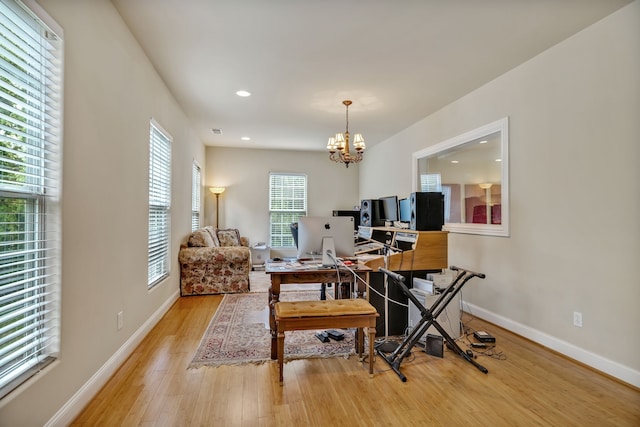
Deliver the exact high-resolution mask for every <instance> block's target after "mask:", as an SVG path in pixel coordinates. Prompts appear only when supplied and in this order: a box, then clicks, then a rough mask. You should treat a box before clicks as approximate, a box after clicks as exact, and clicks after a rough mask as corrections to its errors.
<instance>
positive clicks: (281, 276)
mask: <svg viewBox="0 0 640 427" xmlns="http://www.w3.org/2000/svg"><path fill="white" fill-rule="evenodd" d="M349 268H351V269H352V270H353V271H354V272H355V273H356V275H357V276H358V277H360V279H362V280H364V282H365V283H369V272H370V271H371V269H370V268H369V267H367V266H365V265H363V264H354V265H352V266H350V267H349ZM265 272H266V273H267V274H269V275H270V276H271V287H270V288H269V328H270V329H271V359H272V360H276V359H277V358H278V332H277V330H276V319H275V305H276V303H277V302H278V301H280V285H286V284H312V283H314V284H317V283H338V282H342V283H353V282H354V276H353V273H352V272H350V271H349V270H347V269H346V268H340V278H338V272H337V271H336V269H335V268H329V267H321V266H317V265H302V266H299V265H298V264H297V263H286V262H278V263H272V262H267V263H266V265H265ZM355 288H356V291H357V292H358V296H362V292H363V291H364V289H365V285H363V283H362V281H361V280H359V279H358V280H356V283H355ZM363 344H364V343H356V345H363Z"/></svg>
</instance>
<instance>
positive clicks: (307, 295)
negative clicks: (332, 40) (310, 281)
mask: <svg viewBox="0 0 640 427" xmlns="http://www.w3.org/2000/svg"><path fill="white" fill-rule="evenodd" d="M318 299H319V291H286V292H282V293H281V294H280V300H281V301H301V300H318ZM267 300H268V296H267V293H266V292H251V293H246V294H226V295H225V296H224V298H223V300H222V302H221V303H220V306H219V307H218V310H216V312H215V314H214V315H213V318H212V319H211V323H210V324H209V326H208V327H207V331H206V332H205V334H204V336H203V337H202V340H201V342H200V345H199V347H198V350H197V351H196V354H195V356H194V357H193V360H192V361H191V363H190V365H189V368H198V367H200V366H220V365H240V364H246V363H264V362H267V361H269V360H271V334H270V333H269V317H268V316H269V311H268V306H267ZM342 332H344V334H345V339H344V340H342V341H333V340H331V341H330V342H328V343H323V342H321V341H320V340H318V339H317V338H316V337H315V333H316V331H290V332H287V336H286V338H285V346H284V356H285V361H286V360H292V359H304V358H316V357H338V356H343V357H348V356H349V355H350V354H352V353H355V351H354V332H353V331H352V330H342Z"/></svg>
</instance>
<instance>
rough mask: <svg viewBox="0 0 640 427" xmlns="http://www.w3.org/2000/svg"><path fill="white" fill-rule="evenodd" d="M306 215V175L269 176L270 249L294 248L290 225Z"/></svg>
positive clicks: (278, 174) (280, 174)
mask: <svg viewBox="0 0 640 427" xmlns="http://www.w3.org/2000/svg"><path fill="white" fill-rule="evenodd" d="M306 214H307V177H306V175H295V174H284V173H272V174H269V222H270V230H271V231H270V236H269V242H270V245H271V247H272V248H282V247H294V242H293V236H292V235H291V228H290V226H291V223H293V222H297V221H298V218H300V217H301V216H305V215H306Z"/></svg>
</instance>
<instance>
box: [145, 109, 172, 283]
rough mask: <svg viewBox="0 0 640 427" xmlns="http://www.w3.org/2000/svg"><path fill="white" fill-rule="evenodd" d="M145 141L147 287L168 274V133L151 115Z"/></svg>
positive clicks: (169, 167) (169, 146)
mask: <svg viewBox="0 0 640 427" xmlns="http://www.w3.org/2000/svg"><path fill="white" fill-rule="evenodd" d="M149 141H150V142H149V275H148V287H149V288H151V287H153V286H155V285H156V284H157V283H159V282H160V281H161V280H162V279H164V278H165V277H167V276H168V275H169V265H170V263H169V236H170V230H171V228H170V213H171V212H170V210H171V137H170V136H169V134H168V133H166V132H165V131H164V130H162V128H161V127H160V125H159V124H158V123H157V122H156V121H155V120H153V119H152V120H151V125H150V137H149Z"/></svg>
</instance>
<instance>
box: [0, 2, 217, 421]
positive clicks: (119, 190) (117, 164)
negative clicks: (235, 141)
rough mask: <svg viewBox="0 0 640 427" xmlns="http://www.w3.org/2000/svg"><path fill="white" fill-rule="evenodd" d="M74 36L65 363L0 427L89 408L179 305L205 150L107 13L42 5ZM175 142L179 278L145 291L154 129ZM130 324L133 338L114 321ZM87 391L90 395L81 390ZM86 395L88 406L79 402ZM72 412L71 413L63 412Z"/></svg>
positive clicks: (69, 59)
mask: <svg viewBox="0 0 640 427" xmlns="http://www.w3.org/2000/svg"><path fill="white" fill-rule="evenodd" d="M40 4H41V5H42V6H43V8H44V9H45V10H47V12H48V13H49V14H50V15H51V16H52V17H53V18H54V19H55V20H56V21H57V22H58V23H59V24H60V25H61V26H62V27H63V28H64V32H65V83H64V86H65V87H64V89H65V90H64V97H65V100H64V101H65V111H64V143H63V150H64V151H63V163H64V166H63V167H64V171H63V192H62V193H63V208H62V218H63V236H62V242H63V248H62V249H63V251H62V260H63V262H62V310H63V314H62V337H61V352H60V358H59V360H58V361H57V362H56V363H55V364H54V365H53V366H51V367H50V368H48V369H47V370H46V371H45V372H42V373H40V374H38V375H36V376H35V377H34V378H33V379H32V380H31V381H30V382H29V383H28V384H26V385H25V386H23V387H21V388H20V389H19V390H17V391H16V392H14V393H12V394H11V395H9V397H7V398H5V399H3V400H2V403H1V404H0V425H2V426H21V427H22V426H42V425H44V424H45V423H46V422H47V421H48V420H50V419H51V418H52V417H54V414H56V412H57V411H58V410H60V409H63V412H64V411H66V412H64V414H62V419H57V420H55V421H53V423H54V424H64V423H65V421H69V420H65V419H64V416H65V415H69V414H71V413H72V412H73V411H74V410H75V409H81V408H82V406H84V403H85V402H84V401H83V400H82V399H83V398H84V397H86V395H89V397H91V393H92V392H96V391H97V390H98V387H100V386H101V383H100V381H105V380H106V379H108V377H109V376H110V375H111V373H112V369H115V367H117V366H118V365H119V364H120V363H121V362H123V361H124V360H123V357H125V356H126V352H123V347H127V346H128V348H129V349H130V350H132V349H133V346H135V344H136V341H137V340H139V339H140V338H141V335H142V334H143V333H144V331H145V330H146V329H148V328H150V326H151V325H150V321H151V322H153V321H155V320H157V318H158V317H159V316H160V315H161V314H162V311H163V310H166V308H168V304H170V303H171V302H172V301H173V300H174V299H175V298H176V297H177V295H178V289H179V288H178V279H179V270H178V264H177V257H178V245H179V243H180V240H181V239H182V237H183V236H185V235H186V234H188V232H189V230H190V210H191V202H190V201H191V197H190V195H191V164H192V161H193V159H194V158H195V159H197V160H198V161H199V162H200V164H202V165H204V163H205V162H204V147H203V146H202V144H201V143H200V141H199V140H198V139H197V138H196V137H195V134H194V133H193V132H192V131H191V129H190V127H189V124H188V122H187V120H186V119H185V117H184V115H183V113H182V111H181V110H180V108H179V106H178V104H177V103H176V102H175V100H174V99H173V98H172V96H171V95H170V94H169V92H168V91H167V89H166V88H165V86H164V84H163V83H162V81H161V80H160V78H159V77H158V76H157V74H156V72H155V70H154V69H153V67H152V66H151V64H150V63H149V61H148V60H147V59H146V57H145V55H144V53H143V51H142V50H141V48H140V47H139V45H138V44H137V42H136V41H135V40H134V38H133V37H132V35H131V34H130V33H129V30H128V29H127V27H126V26H125V25H124V23H123V22H122V20H121V19H120V16H119V15H118V14H117V12H116V10H115V9H114V7H113V6H112V4H111V3H110V2H109V1H106V0H94V1H90V2H81V1H76V0H42V1H40ZM151 117H154V118H155V119H156V120H157V121H158V122H159V123H160V124H161V125H162V126H163V127H164V128H165V129H166V130H167V131H168V132H169V133H170V134H171V135H172V136H173V138H174V142H173V148H172V168H173V171H174V172H173V177H172V178H173V179H172V181H173V184H172V196H173V197H172V218H171V225H172V236H171V238H172V252H171V259H172V260H174V262H173V265H172V270H171V276H170V277H169V278H168V279H167V280H165V281H163V282H162V283H160V284H159V285H158V286H156V287H155V288H154V289H153V290H152V291H147V250H146V246H147V230H148V225H147V224H148V223H147V215H148V213H147V212H148V191H147V187H148V162H149V160H148V144H149V119H150V118H151ZM119 311H123V312H124V327H123V329H122V330H120V331H118V330H117V328H116V314H117V313H118V312H119ZM83 387H85V388H84V389H82V388H83ZM76 392H79V393H80V392H84V393H85V395H82V393H80V394H76ZM65 404H66V405H67V407H66V408H63V406H64V405H65Z"/></svg>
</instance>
